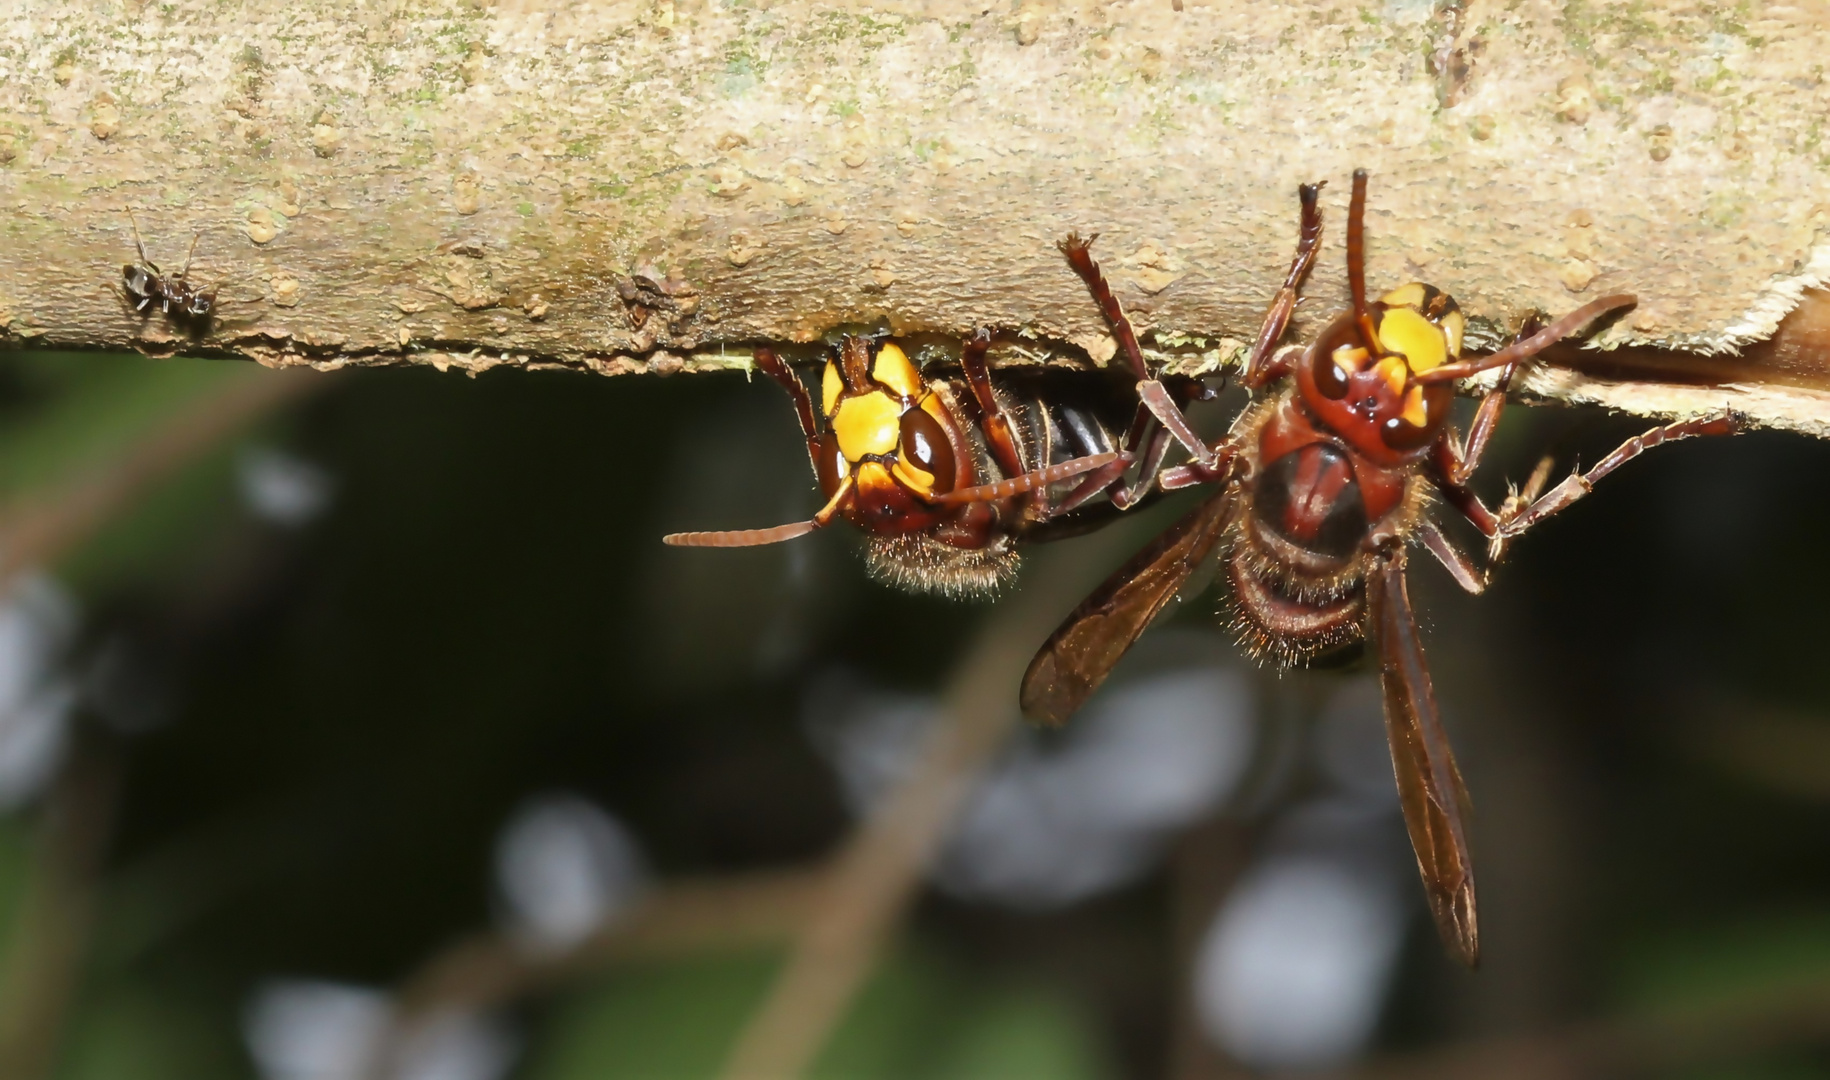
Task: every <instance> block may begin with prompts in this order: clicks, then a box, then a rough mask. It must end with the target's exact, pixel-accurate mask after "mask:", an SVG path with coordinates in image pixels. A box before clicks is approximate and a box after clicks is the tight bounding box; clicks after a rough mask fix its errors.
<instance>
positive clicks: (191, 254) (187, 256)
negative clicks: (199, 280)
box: [178, 232, 203, 281]
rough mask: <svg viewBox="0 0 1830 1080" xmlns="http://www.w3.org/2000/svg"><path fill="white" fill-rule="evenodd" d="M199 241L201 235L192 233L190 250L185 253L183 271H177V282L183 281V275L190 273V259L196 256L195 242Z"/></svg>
mask: <svg viewBox="0 0 1830 1080" xmlns="http://www.w3.org/2000/svg"><path fill="white" fill-rule="evenodd" d="M201 239H203V233H201V232H194V233H192V234H191V250H189V251H187V252H185V255H184V269H182V270H180V271H178V280H179V281H183V280H184V275H186V274H188V273H190V272H191V259H192V257H194V256H195V255H196V254H197V241H199V240H201Z"/></svg>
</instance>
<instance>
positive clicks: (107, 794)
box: [0, 747, 120, 1080]
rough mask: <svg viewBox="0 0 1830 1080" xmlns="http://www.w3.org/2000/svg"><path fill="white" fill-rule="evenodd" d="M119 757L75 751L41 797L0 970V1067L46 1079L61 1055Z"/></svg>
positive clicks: (24, 1078) (15, 1079)
mask: <svg viewBox="0 0 1830 1080" xmlns="http://www.w3.org/2000/svg"><path fill="white" fill-rule="evenodd" d="M119 789H120V763H119V762H118V761H117V760H115V757H114V754H113V753H112V752H111V751H109V750H105V749H100V748H93V747H92V748H86V749H83V750H80V751H79V752H77V753H76V754H75V755H73V757H72V760H71V762H70V763H69V764H68V765H66V766H65V767H64V769H63V771H62V772H61V773H60V774H59V775H58V777H57V780H56V781H55V782H54V784H53V785H52V787H51V791H50V794H49V796H48V797H47V798H46V800H45V804H44V807H43V813H42V819H41V827H40V829H39V834H38V838H37V839H38V847H37V851H36V852H35V858H34V859H33V860H32V868H31V872H30V875H29V877H28V879H27V885H26V892H25V896H24V898H23V900H22V902H21V904H20V908H19V913H18V915H17V916H15V918H14V922H13V927H12V948H11V951H10V956H9V958H8V960H7V964H6V968H5V971H4V974H0V1076H4V1077H6V1078H7V1080H41V1078H43V1077H48V1076H50V1075H51V1074H52V1072H53V1071H54V1069H55V1066H56V1064H57V1052H58V1046H59V1044H60V1043H61V1041H62V1035H63V1029H64V1020H65V1018H66V1016H67V1015H68V1013H69V1011H70V1005H71V1003H72V1002H73V1001H74V999H75V997H76V992H77V988H78V986H79V985H80V983H81V972H82V967H83V960H84V957H85V955H86V954H87V952H88V942H89V930H90V924H91V921H92V920H93V918H94V915H95V904H96V893H97V887H96V879H97V877H98V875H99V874H100V871H101V864H102V857H103V854H104V853H105V851H106V850H107V847H108V838H109V836H110V835H111V834H112V833H113V831H114V830H113V826H114V807H115V801H116V797H117V796H118V794H119Z"/></svg>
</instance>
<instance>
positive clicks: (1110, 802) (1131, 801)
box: [809, 666, 1252, 908]
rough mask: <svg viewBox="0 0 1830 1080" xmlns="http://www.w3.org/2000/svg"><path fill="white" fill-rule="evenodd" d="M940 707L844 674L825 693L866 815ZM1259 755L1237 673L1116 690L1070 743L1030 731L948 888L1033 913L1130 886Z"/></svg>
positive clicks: (981, 798) (816, 714) (971, 819)
mask: <svg viewBox="0 0 1830 1080" xmlns="http://www.w3.org/2000/svg"><path fill="white" fill-rule="evenodd" d="M936 709H937V706H936V705H935V703H934V702H933V701H932V699H928V698H920V697H913V696H909V695H896V694H884V693H878V692H874V691H871V690H869V689H867V688H864V687H862V686H859V685H856V684H852V683H850V682H848V681H847V680H845V679H843V678H842V677H841V678H834V679H832V680H829V681H828V682H827V683H826V684H825V685H824V686H823V687H820V688H819V689H817V690H816V692H815V694H814V697H813V700H812V701H810V703H809V713H810V714H811V716H812V717H813V722H812V723H811V725H810V726H811V728H812V732H813V736H814V740H815V743H816V745H818V746H819V747H820V749H822V750H823V751H824V752H825V753H826V754H827V755H828V756H829V757H830V758H831V759H832V761H833V763H834V766H835V767H836V768H837V769H838V772H839V776H840V781H841V783H842V785H843V787H844V790H845V793H846V797H847V802H848V803H850V804H851V806H852V807H853V809H854V810H857V811H860V812H861V811H863V810H864V809H867V808H868V807H869V806H870V805H871V804H872V803H873V802H875V800H876V799H877V798H878V797H880V796H881V795H882V794H884V793H885V792H887V791H888V790H889V788H890V787H891V785H893V784H894V783H895V782H896V781H897V780H898V779H900V777H901V776H902V774H903V773H904V771H906V769H907V767H908V764H909V762H910V761H911V760H912V759H913V756H914V754H915V753H916V752H918V749H919V747H920V744H921V741H922V738H923V736H924V735H925V734H926V732H927V731H928V730H929V728H930V727H931V726H932V724H933V722H934V718H935V716H936ZM1251 752H1252V726H1251V696H1250V693H1249V691H1248V688H1247V685H1246V682H1245V680H1244V679H1243V678H1242V677H1241V676H1240V675H1239V674H1238V673H1237V672H1234V671H1230V670H1226V669H1220V668H1214V667H1205V666H1204V667H1198V668H1180V669H1172V670H1169V671H1165V672H1161V673H1159V674H1156V675H1153V676H1149V677H1146V678H1142V679H1138V680H1136V681H1134V682H1132V683H1130V684H1126V685H1120V686H1115V687H1113V688H1112V689H1111V690H1110V691H1108V692H1106V693H1104V694H1101V695H1100V696H1099V697H1097V698H1095V699H1094V701H1093V702H1092V703H1091V704H1090V705H1089V706H1088V707H1087V709H1086V711H1085V712H1084V713H1083V714H1082V715H1081V716H1080V717H1079V718H1077V719H1076V720H1075V721H1074V724H1073V726H1072V727H1070V728H1069V729H1068V731H1067V732H1066V733H1065V734H1063V735H1061V736H1060V737H1057V738H1053V739H1046V738H1044V737H1041V736H1038V735H1037V734H1035V733H1033V732H1026V733H1025V734H1023V735H1021V736H1019V738H1018V741H1017V744H1016V747H1015V749H1014V750H1013V752H1012V753H1011V754H1010V755H1009V756H1008V757H1007V758H1006V759H1005V760H1003V761H1002V762H1001V763H999V764H998V765H997V766H995V767H994V768H993V769H992V770H991V771H990V773H989V774H988V775H987V776H986V777H985V779H984V781H983V782H982V784H981V785H980V787H979V789H978V791H977V792H975V793H974V795H973V797H972V799H971V801H970V803H969V804H968V805H967V807H966V809H965V811H964V813H963V815H962V818H961V821H960V823H959V825H958V827H957V829H956V831H955V833H954V835H953V837H952V838H951V839H950V841H949V843H948V845H947V847H946V849H945V850H944V852H943V853H942V855H941V858H940V860H939V862H938V864H937V866H936V868H935V872H934V874H935V880H936V883H937V884H938V885H939V886H940V887H941V888H942V889H944V890H946V891H948V892H951V893H954V894H956V895H960V896H967V897H971V898H974V899H981V900H989V901H993V902H997V903H1004V904H1010V905H1014V906H1017V907H1025V908H1046V907H1058V906H1061V905H1063V904H1069V903H1073V902H1075V901H1077V900H1080V899H1083V898H1085V897H1088V896H1092V895H1095V894H1097V893H1100V892H1103V891H1106V890H1109V889H1113V888H1116V887H1118V886H1120V885H1123V884H1125V883H1126V882H1129V881H1131V880H1134V879H1135V878H1137V877H1138V876H1140V875H1141V874H1143V873H1145V872H1146V871H1147V870H1148V869H1149V868H1150V867H1151V866H1152V865H1153V864H1154V863H1155V861H1156V858H1157V856H1158V855H1159V854H1160V850H1161V847H1162V842H1163V838H1164V837H1165V836H1166V835H1167V834H1169V833H1170V832H1173V831H1174V830H1175V829H1177V828H1180V827H1181V826H1183V825H1186V824H1188V823H1189V822H1191V821H1193V820H1195V819H1196V818H1198V817H1200V816H1201V815H1203V814H1205V813H1207V812H1208V811H1209V810H1211V809H1212V808H1213V807H1214V806H1215V805H1217V804H1218V803H1219V802H1220V801H1221V800H1222V799H1224V798H1225V797H1226V796H1227V794H1228V793H1229V792H1231V791H1232V790H1233V787H1234V786H1235V785H1236V784H1237V783H1238V781H1239V778H1240V777H1241V776H1242V775H1243V773H1244V771H1245V767H1246V764H1247V761H1248V760H1249V758H1250V755H1251Z"/></svg>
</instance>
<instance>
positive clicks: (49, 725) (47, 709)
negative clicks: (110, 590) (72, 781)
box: [0, 572, 78, 811]
mask: <svg viewBox="0 0 1830 1080" xmlns="http://www.w3.org/2000/svg"><path fill="white" fill-rule="evenodd" d="M77 623H78V612H77V607H76V601H75V600H74V599H72V598H71V596H70V594H69V593H68V592H66V591H64V588H63V586H61V585H59V584H58V583H57V582H56V581H55V580H53V579H51V578H50V577H48V576H46V575H45V574H43V573H39V572H32V573H28V574H23V575H21V576H20V577H19V578H18V579H16V580H15V581H14V582H13V585H12V587H11V588H10V589H9V590H8V591H7V593H6V595H5V596H4V597H3V598H0V811H4V810H11V809H13V808H15V807H17V806H19V805H20V804H22V803H24V802H26V801H28V800H30V799H31V798H32V797H33V796H34V795H36V794H37V793H38V791H39V789H40V788H42V787H43V786H44V784H45V782H46V781H48V780H49V779H50V777H51V775H52V774H53V773H54V772H56V770H57V766H58V764H59V763H60V762H61V761H62V760H63V754H64V749H65V744H66V743H67V742H68V737H69V731H68V729H69V719H70V710H71V707H72V706H73V705H75V703H76V691H75V688H74V686H73V684H72V683H71V681H70V680H69V678H68V677H67V676H65V675H64V673H63V672H62V670H61V666H62V663H63V659H64V655H65V653H66V651H67V650H68V649H69V647H70V641H71V639H72V638H74V637H75V635H76V628H77Z"/></svg>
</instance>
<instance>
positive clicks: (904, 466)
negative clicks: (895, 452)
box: [890, 457, 934, 495]
mask: <svg viewBox="0 0 1830 1080" xmlns="http://www.w3.org/2000/svg"><path fill="white" fill-rule="evenodd" d="M890 471H891V472H893V473H895V474H896V479H898V480H900V481H902V482H903V483H904V484H906V485H907V486H908V488H909V490H911V491H916V492H919V493H921V494H923V495H926V494H928V493H929V492H931V491H933V490H934V475H933V474H932V473H927V472H923V471H922V470H921V469H918V468H916V467H915V466H913V465H911V464H909V463H908V462H906V461H904V460H902V458H901V457H898V458H897V459H896V466H895V468H893V469H891V470H890Z"/></svg>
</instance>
